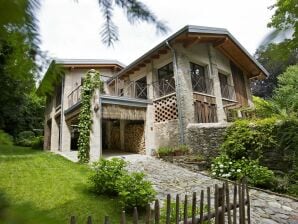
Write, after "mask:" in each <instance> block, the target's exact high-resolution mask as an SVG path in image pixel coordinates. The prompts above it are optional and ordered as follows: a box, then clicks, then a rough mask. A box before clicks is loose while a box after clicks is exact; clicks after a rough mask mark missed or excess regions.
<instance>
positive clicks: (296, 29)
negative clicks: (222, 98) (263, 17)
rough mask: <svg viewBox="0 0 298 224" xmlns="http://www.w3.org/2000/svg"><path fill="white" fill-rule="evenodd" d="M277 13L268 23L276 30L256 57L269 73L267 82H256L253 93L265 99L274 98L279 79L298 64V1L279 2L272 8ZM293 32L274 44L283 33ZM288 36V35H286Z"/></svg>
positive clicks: (286, 0) (285, 0) (284, 0)
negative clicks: (291, 66) (279, 76)
mask: <svg viewBox="0 0 298 224" xmlns="http://www.w3.org/2000/svg"><path fill="white" fill-rule="evenodd" d="M270 8H271V9H274V10H275V12H274V14H273V16H272V18H271V21H270V22H269V23H268V26H269V27H271V28H274V29H275V31H274V32H273V33H271V34H270V35H269V36H268V37H267V38H266V40H265V41H264V42H263V45H262V46H260V47H259V49H258V50H257V52H256V54H255V57H256V58H257V59H258V60H259V61H260V62H261V63H262V64H263V65H264V67H265V68H266V69H267V70H268V71H269V73H270V76H269V78H268V79H266V80H261V81H255V82H254V83H253V84H252V90H253V93H254V94H255V95H257V96H260V97H263V98H270V97H272V93H273V90H274V89H275V88H276V86H277V77H278V75H279V74H281V73H283V72H284V71H285V70H286V68H287V67H288V66H290V65H295V64H297V63H298V2H297V0H277V1H276V3H275V4H274V5H273V6H271V7H270ZM289 31H290V32H292V33H293V34H292V36H291V38H285V39H284V40H283V41H281V42H280V43H273V40H274V39H275V37H276V36H278V35H279V34H281V33H287V32H289ZM284 36H286V35H284Z"/></svg>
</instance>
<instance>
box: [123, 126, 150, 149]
mask: <svg viewBox="0 0 298 224" xmlns="http://www.w3.org/2000/svg"><path fill="white" fill-rule="evenodd" d="M124 142H125V151H128V152H134V153H141V154H144V153H145V135H144V125H143V124H127V125H126V127H125V140H124Z"/></svg>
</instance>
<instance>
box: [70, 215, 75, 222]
mask: <svg viewBox="0 0 298 224" xmlns="http://www.w3.org/2000/svg"><path fill="white" fill-rule="evenodd" d="M70 224H76V217H74V216H73V215H72V216H71V217H70Z"/></svg>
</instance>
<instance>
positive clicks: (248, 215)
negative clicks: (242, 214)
mask: <svg viewBox="0 0 298 224" xmlns="http://www.w3.org/2000/svg"><path fill="white" fill-rule="evenodd" d="M245 189H246V200H247V223H248V224H250V223H251V220H250V198H249V191H248V186H247V179H245Z"/></svg>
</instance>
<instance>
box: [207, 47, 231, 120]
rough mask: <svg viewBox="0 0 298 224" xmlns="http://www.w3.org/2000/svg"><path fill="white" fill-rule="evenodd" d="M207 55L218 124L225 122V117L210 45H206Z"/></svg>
mask: <svg viewBox="0 0 298 224" xmlns="http://www.w3.org/2000/svg"><path fill="white" fill-rule="evenodd" d="M208 55H209V62H210V67H211V77H212V80H213V90H214V95H215V100H216V107H217V108H216V109H217V120H218V122H219V123H225V122H227V116H226V113H225V111H224V107H223V102H222V95H221V88H220V81H219V76H218V68H217V63H216V52H215V49H214V47H213V46H212V44H209V45H208Z"/></svg>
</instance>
